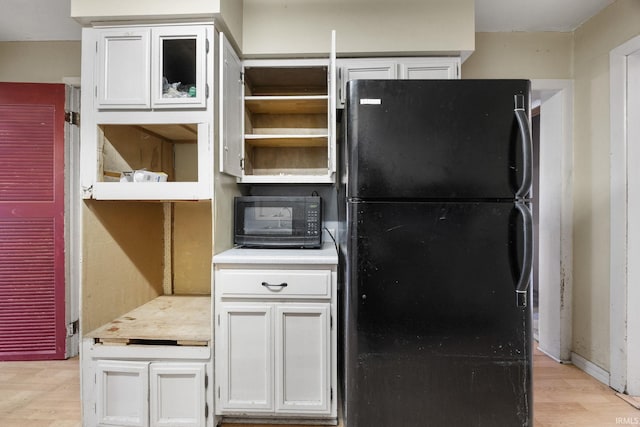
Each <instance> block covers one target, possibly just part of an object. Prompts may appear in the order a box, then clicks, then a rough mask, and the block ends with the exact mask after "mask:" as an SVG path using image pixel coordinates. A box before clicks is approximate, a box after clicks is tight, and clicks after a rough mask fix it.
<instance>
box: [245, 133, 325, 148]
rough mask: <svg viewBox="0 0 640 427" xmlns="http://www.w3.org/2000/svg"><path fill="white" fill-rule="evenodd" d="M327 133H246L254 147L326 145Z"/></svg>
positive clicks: (247, 139)
mask: <svg viewBox="0 0 640 427" xmlns="http://www.w3.org/2000/svg"><path fill="white" fill-rule="evenodd" d="M327 141H328V137H327V135H313V136H310V135H256V134H249V135H245V143H247V144H250V145H251V146H253V147H326V146H327V144H328V142H327Z"/></svg>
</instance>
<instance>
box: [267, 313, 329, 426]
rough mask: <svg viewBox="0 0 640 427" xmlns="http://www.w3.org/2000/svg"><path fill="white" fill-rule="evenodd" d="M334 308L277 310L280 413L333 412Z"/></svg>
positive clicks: (278, 410) (276, 353) (277, 407)
mask: <svg viewBox="0 0 640 427" xmlns="http://www.w3.org/2000/svg"><path fill="white" fill-rule="evenodd" d="M330 316H331V315H330V305H329V304H281V305H279V306H278V307H277V309H276V343H275V344H276V350H275V357H276V372H275V375H276V412H297V413H305V412H313V413H328V412H329V411H330V407H331V405H330V393H331V390H330V387H331V386H330V384H331V381H330V372H331V369H330V366H331V360H330V359H331V358H330V354H331V353H330V350H331V348H330V347H331V346H330V342H329V336H330V320H331V318H330Z"/></svg>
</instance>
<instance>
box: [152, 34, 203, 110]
mask: <svg viewBox="0 0 640 427" xmlns="http://www.w3.org/2000/svg"><path fill="white" fill-rule="evenodd" d="M152 35H153V37H152V46H151V47H152V49H151V52H152V53H153V54H152V58H153V62H152V66H151V102H152V106H153V107H154V108H163V107H164V108H180V107H193V108H204V107H205V99H206V97H207V96H208V90H209V89H208V86H207V84H206V81H205V76H206V61H205V56H206V54H207V51H208V43H207V38H206V33H205V29H204V27H198V26H175V27H171V26H169V27H161V28H155V29H153V31H152Z"/></svg>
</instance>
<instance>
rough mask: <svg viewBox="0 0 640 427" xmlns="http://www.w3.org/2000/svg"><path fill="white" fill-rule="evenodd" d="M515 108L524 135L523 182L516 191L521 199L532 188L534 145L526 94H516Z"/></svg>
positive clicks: (517, 196)
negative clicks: (525, 103)
mask: <svg viewBox="0 0 640 427" xmlns="http://www.w3.org/2000/svg"><path fill="white" fill-rule="evenodd" d="M514 98H515V108H514V110H513V111H514V112H515V114H516V119H517V120H518V127H519V128H520V135H521V137H522V164H523V165H522V183H521V185H520V188H519V189H518V191H516V199H521V198H524V197H526V196H527V194H528V193H529V190H531V170H532V169H533V167H532V157H533V153H532V151H533V148H532V147H533V146H532V141H531V126H530V125H529V117H528V116H527V110H526V108H525V105H524V101H525V97H524V95H515V97H514Z"/></svg>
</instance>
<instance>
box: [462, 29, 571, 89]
mask: <svg viewBox="0 0 640 427" xmlns="http://www.w3.org/2000/svg"><path fill="white" fill-rule="evenodd" d="M572 51H573V34H572V33H568V32H565V33H559V32H548V33H476V50H475V52H474V53H473V54H472V55H471V56H470V57H469V59H467V60H466V61H465V62H464V63H463V64H462V78H463V79H569V78H571V68H572V55H573V53H572Z"/></svg>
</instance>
